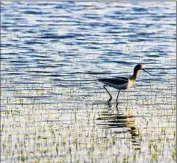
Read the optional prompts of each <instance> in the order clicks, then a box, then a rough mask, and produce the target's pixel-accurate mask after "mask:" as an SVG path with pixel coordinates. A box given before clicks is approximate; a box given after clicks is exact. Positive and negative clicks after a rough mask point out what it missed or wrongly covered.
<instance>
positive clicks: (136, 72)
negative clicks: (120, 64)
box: [130, 69, 139, 81]
mask: <svg viewBox="0 0 177 163" xmlns="http://www.w3.org/2000/svg"><path fill="white" fill-rule="evenodd" d="M138 73H139V70H136V69H135V70H134V72H133V75H132V76H131V78H130V79H131V80H133V81H135V80H136V78H137V77H138Z"/></svg>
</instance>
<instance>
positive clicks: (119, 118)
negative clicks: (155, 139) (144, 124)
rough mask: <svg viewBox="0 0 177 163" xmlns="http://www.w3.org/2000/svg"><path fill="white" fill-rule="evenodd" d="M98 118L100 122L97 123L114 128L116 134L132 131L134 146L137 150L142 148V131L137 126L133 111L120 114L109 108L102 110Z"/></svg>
mask: <svg viewBox="0 0 177 163" xmlns="http://www.w3.org/2000/svg"><path fill="white" fill-rule="evenodd" d="M97 120H98V121H99V122H100V123H98V124H97V125H102V126H103V127H107V128H109V129H114V130H113V132H114V133H116V134H125V133H130V136H131V142H132V144H133V146H134V148H135V149H137V150H138V149H140V133H139V130H138V128H137V127H136V126H135V119H134V116H133V115H132V113H130V112H129V113H127V115H124V114H120V113H119V112H117V113H112V112H111V110H110V109H109V110H106V111H104V112H102V113H101V116H100V117H99V118H97ZM116 129H117V130H116Z"/></svg>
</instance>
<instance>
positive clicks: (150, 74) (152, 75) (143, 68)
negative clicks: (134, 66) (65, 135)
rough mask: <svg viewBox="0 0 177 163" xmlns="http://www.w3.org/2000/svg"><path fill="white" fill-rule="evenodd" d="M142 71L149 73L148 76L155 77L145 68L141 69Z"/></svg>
mask: <svg viewBox="0 0 177 163" xmlns="http://www.w3.org/2000/svg"><path fill="white" fill-rule="evenodd" d="M141 70H143V71H145V72H146V73H148V74H149V75H151V76H154V75H152V74H151V73H149V72H148V71H146V70H145V69H144V68H143V69H141Z"/></svg>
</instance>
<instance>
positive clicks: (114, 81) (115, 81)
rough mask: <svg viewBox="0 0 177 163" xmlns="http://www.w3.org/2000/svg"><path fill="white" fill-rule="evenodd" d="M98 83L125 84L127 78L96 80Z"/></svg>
mask: <svg viewBox="0 0 177 163" xmlns="http://www.w3.org/2000/svg"><path fill="white" fill-rule="evenodd" d="M98 81H100V82H102V83H105V84H108V85H109V84H118V85H121V84H125V83H127V82H128V78H125V77H117V78H102V79H98Z"/></svg>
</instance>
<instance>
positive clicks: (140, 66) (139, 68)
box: [134, 64, 154, 76]
mask: <svg viewBox="0 0 177 163" xmlns="http://www.w3.org/2000/svg"><path fill="white" fill-rule="evenodd" d="M139 70H143V71H145V72H146V73H148V74H149V75H151V76H154V75H152V74H150V73H149V72H148V71H147V70H145V69H144V66H143V65H142V64H137V65H136V66H135V68H134V72H135V73H138V71H139Z"/></svg>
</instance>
